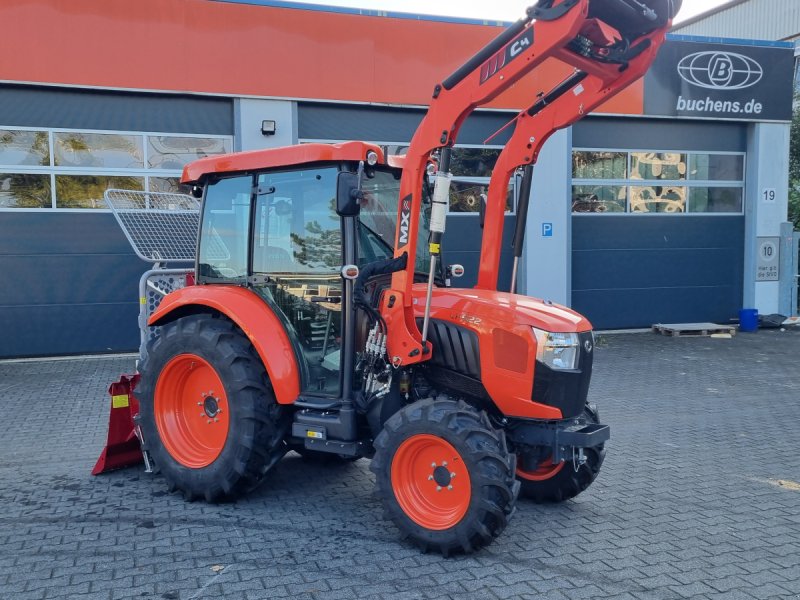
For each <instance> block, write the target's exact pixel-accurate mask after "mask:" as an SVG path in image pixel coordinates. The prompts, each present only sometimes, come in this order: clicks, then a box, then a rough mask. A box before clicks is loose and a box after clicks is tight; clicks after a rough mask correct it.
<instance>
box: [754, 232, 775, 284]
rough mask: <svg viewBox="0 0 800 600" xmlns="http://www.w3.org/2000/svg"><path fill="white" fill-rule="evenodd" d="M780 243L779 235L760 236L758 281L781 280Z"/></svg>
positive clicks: (757, 260) (757, 264)
mask: <svg viewBox="0 0 800 600" xmlns="http://www.w3.org/2000/svg"><path fill="white" fill-rule="evenodd" d="M780 243H781V238H779V237H760V238H758V256H757V257H756V281H780V264H781V261H780Z"/></svg>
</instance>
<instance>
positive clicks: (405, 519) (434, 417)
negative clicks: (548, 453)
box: [370, 399, 519, 556]
mask: <svg viewBox="0 0 800 600" xmlns="http://www.w3.org/2000/svg"><path fill="white" fill-rule="evenodd" d="M515 464H516V456H515V455H514V454H513V453H511V452H509V451H508V447H507V446H506V439H505V433H504V432H503V431H500V430H497V429H495V428H494V427H492V424H491V423H490V422H489V419H488V417H487V416H486V413H484V412H482V411H479V410H477V409H475V408H473V407H471V406H469V405H468V404H466V403H464V402H460V401H455V400H433V399H426V400H420V401H418V402H415V403H414V404H410V405H409V406H406V407H405V408H403V409H402V410H400V411H398V412H397V413H396V414H395V415H393V416H392V417H391V418H390V419H389V420H388V421H386V424H385V426H384V429H383V431H382V432H381V433H380V435H378V437H377V438H376V439H375V457H374V458H373V460H372V464H371V465H370V469H371V470H372V471H373V472H374V473H375V476H376V494H377V496H378V497H380V498H381V500H382V502H383V506H384V509H385V517H386V518H388V519H391V520H392V521H393V522H394V523H395V525H397V527H398V528H399V529H400V531H401V532H402V533H403V534H404V535H405V536H407V537H409V538H411V539H412V540H413V541H414V542H415V543H416V544H417V545H418V546H420V547H421V548H422V549H423V550H426V551H427V550H434V551H437V552H441V553H442V554H444V555H445V556H448V555H450V554H452V553H456V552H464V553H469V552H473V551H474V550H477V549H478V548H481V547H483V546H486V545H488V544H489V543H491V542H492V541H493V540H494V539H495V538H496V537H497V536H498V535H500V533H501V532H502V531H503V530H504V529H505V527H506V525H507V524H508V519H509V517H510V516H511V514H512V513H513V512H514V505H515V502H516V499H517V494H518V492H519V483H518V482H517V481H516V480H515V479H514V467H515Z"/></svg>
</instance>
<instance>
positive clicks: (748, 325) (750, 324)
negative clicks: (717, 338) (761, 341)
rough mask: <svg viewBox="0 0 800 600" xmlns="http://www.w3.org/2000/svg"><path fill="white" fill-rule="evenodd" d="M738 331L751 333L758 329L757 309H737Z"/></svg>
mask: <svg viewBox="0 0 800 600" xmlns="http://www.w3.org/2000/svg"><path fill="white" fill-rule="evenodd" d="M739 331H747V332H748V333H752V332H753V331H758V310H757V309H755V308H743V309H742V310H740V311H739Z"/></svg>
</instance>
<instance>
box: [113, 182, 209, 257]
mask: <svg viewBox="0 0 800 600" xmlns="http://www.w3.org/2000/svg"><path fill="white" fill-rule="evenodd" d="M104 199H105V201H106V204H108V206H109V208H111V210H112V211H113V213H114V217H116V219H117V222H118V223H119V225H120V227H122V231H123V232H124V233H125V237H126V238H128V242H130V244H131V246H132V247H133V251H134V252H136V255H137V256H138V257H139V258H141V259H142V260H145V261H147V262H153V263H162V262H193V261H194V258H195V253H196V249H197V230H198V227H199V225H200V202H199V201H198V200H197V199H196V198H193V197H192V196H187V195H185V194H173V193H168V192H140V191H134V190H117V189H111V190H106V193H105V195H104Z"/></svg>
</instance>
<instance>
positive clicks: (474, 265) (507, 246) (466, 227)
mask: <svg viewBox="0 0 800 600" xmlns="http://www.w3.org/2000/svg"><path fill="white" fill-rule="evenodd" d="M515 223H516V217H513V216H510V215H509V216H506V218H505V223H504V224H503V246H502V248H503V251H502V252H501V254H500V273H499V276H498V280H497V281H498V289H499V290H501V291H508V289H509V284H510V282H511V269H512V264H513V256H512V254H511V240H512V238H513V237H514V224H515ZM482 234H483V230H482V229H481V227H480V221H479V218H478V216H477V215H476V216H472V215H459V216H457V217H454V216H448V217H447V230H446V231H445V234H444V239H443V240H442V254H443V257H444V262H445V263H446V264H448V265H452V264H460V265H463V266H464V270H465V272H464V276H463V277H461V278H459V279H453V280H452V282H451V283H452V284H453V287H463V288H471V287H473V286H474V285H475V283H476V282H477V281H478V262H479V261H480V254H481V252H480V250H481V238H482Z"/></svg>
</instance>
